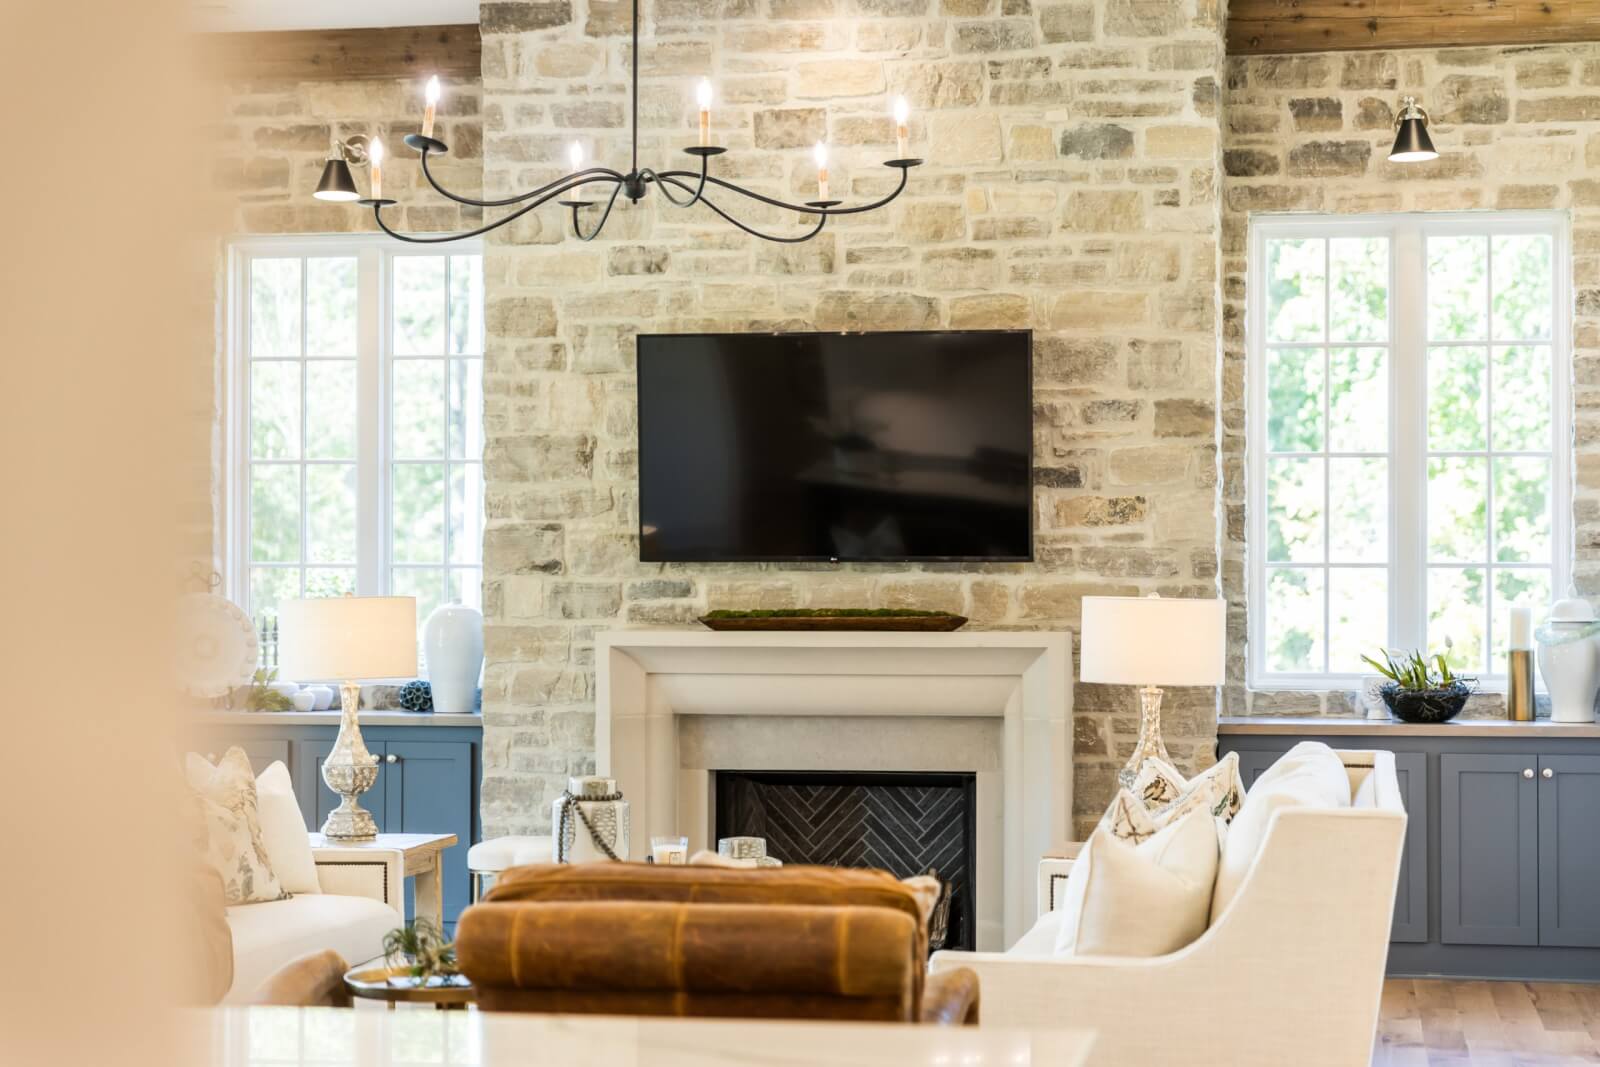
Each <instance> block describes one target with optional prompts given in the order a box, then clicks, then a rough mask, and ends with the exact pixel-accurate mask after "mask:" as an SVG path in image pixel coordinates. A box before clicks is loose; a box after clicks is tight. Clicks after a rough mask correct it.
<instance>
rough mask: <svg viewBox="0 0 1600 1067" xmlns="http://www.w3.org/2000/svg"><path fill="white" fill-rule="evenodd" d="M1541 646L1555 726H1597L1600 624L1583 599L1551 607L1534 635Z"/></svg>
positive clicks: (1542, 668) (1569, 599)
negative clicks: (1556, 724) (1574, 724)
mask: <svg viewBox="0 0 1600 1067" xmlns="http://www.w3.org/2000/svg"><path fill="white" fill-rule="evenodd" d="M1533 636H1534V639H1535V640H1536V641H1537V642H1538V643H1539V674H1540V676H1541V677H1543V678H1544V687H1545V689H1547V690H1549V692H1550V719H1551V721H1552V722H1594V697H1595V691H1596V690H1597V689H1600V620H1596V618H1595V611H1594V607H1593V605H1591V604H1590V603H1589V602H1588V601H1587V600H1584V599H1583V598H1582V597H1566V598H1565V599H1562V600H1558V601H1556V602H1555V603H1554V604H1553V605H1551V607H1550V618H1549V619H1548V620H1547V621H1546V622H1545V624H1544V625H1543V626H1541V627H1539V629H1538V631H1537V632H1535V634H1534V635H1533Z"/></svg>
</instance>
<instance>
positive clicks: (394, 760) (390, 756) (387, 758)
mask: <svg viewBox="0 0 1600 1067" xmlns="http://www.w3.org/2000/svg"><path fill="white" fill-rule="evenodd" d="M383 761H384V762H385V763H399V762H400V757H399V756H396V755H395V754H394V753H393V752H391V753H389V754H388V755H387V756H385V757H383ZM1528 777H1529V778H1532V777H1533V772H1532V771H1529V772H1528Z"/></svg>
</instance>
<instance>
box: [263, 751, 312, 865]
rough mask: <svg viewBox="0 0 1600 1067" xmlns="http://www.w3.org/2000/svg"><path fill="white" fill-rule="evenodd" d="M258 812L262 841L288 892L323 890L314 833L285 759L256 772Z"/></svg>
mask: <svg viewBox="0 0 1600 1067" xmlns="http://www.w3.org/2000/svg"><path fill="white" fill-rule="evenodd" d="M256 804H257V814H258V815H259V817H260V819H261V843H262V844H263V845H265V846H266V849H267V860H268V861H269V862H270V863H271V864H272V873H274V874H276V875H277V876H278V881H279V882H280V883H282V885H283V891H284V892H285V893H320V892H322V884H321V883H320V882H319V881H318V880H317V859H316V855H315V854H314V853H313V852H312V851H311V836H310V835H309V834H307V833H306V823H305V816H303V815H302V814H300V802H299V801H298V800H296V799H295V795H294V785H293V784H292V783H291V782H290V781H289V768H287V767H285V766H284V765H283V762H282V761H281V760H274V761H273V763H272V765H271V766H270V767H268V768H267V769H266V770H264V771H262V772H261V773H260V774H258V775H256Z"/></svg>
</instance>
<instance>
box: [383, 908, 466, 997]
mask: <svg viewBox="0 0 1600 1067" xmlns="http://www.w3.org/2000/svg"><path fill="white" fill-rule="evenodd" d="M383 955H384V958H385V959H386V960H388V962H389V966H391V967H405V968H406V969H407V971H408V972H409V973H410V975H411V977H413V978H415V979H417V980H418V981H419V982H426V981H427V980H428V979H430V978H445V979H453V978H454V977H455V976H456V975H457V974H459V973H460V972H459V971H458V970H457V969H456V947H455V945H453V944H451V943H450V942H449V941H446V940H445V937H444V934H443V933H442V932H441V931H440V930H439V928H438V927H437V926H435V925H433V923H431V922H429V921H428V920H427V919H418V920H417V921H416V922H414V923H412V924H411V925H410V926H397V927H395V928H394V929H393V930H390V931H389V932H388V933H387V934H384V935H383Z"/></svg>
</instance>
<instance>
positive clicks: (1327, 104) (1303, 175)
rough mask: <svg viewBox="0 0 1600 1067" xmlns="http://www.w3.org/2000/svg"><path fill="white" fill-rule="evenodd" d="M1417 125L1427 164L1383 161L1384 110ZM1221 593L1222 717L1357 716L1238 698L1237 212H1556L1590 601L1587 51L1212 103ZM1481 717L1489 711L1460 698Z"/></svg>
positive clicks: (1595, 57)
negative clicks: (1566, 251)
mask: <svg viewBox="0 0 1600 1067" xmlns="http://www.w3.org/2000/svg"><path fill="white" fill-rule="evenodd" d="M1408 94H1409V95H1414V96H1416V97H1417V99H1418V101H1419V102H1420V103H1421V104H1422V105H1423V106H1424V107H1425V108H1427V109H1428V111H1429V113H1430V114H1431V115H1432V117H1433V125H1432V127H1431V128H1430V132H1431V134H1432V136H1433V142H1434V144H1435V146H1436V147H1437V148H1438V149H1439V152H1440V156H1439V159H1438V160H1436V161H1434V162H1431V163H1424V164H1417V163H1411V164H1405V165H1397V164H1392V163H1389V162H1388V161H1387V160H1386V159H1385V157H1386V156H1387V155H1388V151H1389V146H1390V145H1391V144H1392V143H1393V140H1394V133H1393V131H1392V129H1391V123H1392V122H1393V119H1394V109H1395V108H1396V107H1397V106H1398V104H1399V100H1400V97H1401V96H1403V95H1408ZM1223 107H1224V113H1225V115H1226V121H1225V123H1224V125H1223V131H1224V132H1223V147H1224V153H1223V158H1224V164H1225V168H1226V178H1225V179H1224V183H1223V189H1224V196H1223V234H1224V255H1223V290H1222V291H1223V302H1224V327H1223V336H1224V349H1223V351H1224V359H1223V367H1222V391H1221V406H1222V427H1223V436H1222V443H1223V494H1224V501H1225V513H1226V525H1225V537H1224V539H1223V589H1224V591H1225V593H1226V595H1227V597H1228V599H1229V601H1230V614H1229V622H1230V641H1229V647H1230V649H1231V650H1232V652H1231V655H1230V658H1229V674H1230V680H1231V682H1232V684H1231V685H1230V686H1229V688H1228V689H1227V690H1226V691H1225V693H1224V706H1225V707H1226V708H1227V710H1228V711H1229V712H1230V713H1234V714H1238V713H1243V712H1246V711H1248V712H1249V713H1252V714H1267V715H1274V714H1330V715H1348V714H1360V712H1359V710H1357V705H1356V703H1355V700H1354V695H1353V694H1347V693H1326V694H1322V693H1253V694H1252V693H1246V692H1245V689H1244V684H1243V683H1244V667H1245V664H1244V647H1245V644H1244V634H1245V625H1246V623H1245V551H1246V546H1245V543H1244V537H1245V528H1246V523H1245V501H1246V497H1245V484H1244V466H1243V464H1244V446H1245V436H1244V434H1245V429H1244V427H1245V385H1244V383H1245V337H1244V323H1245V279H1246V270H1245V267H1246V264H1245V256H1246V231H1247V218H1248V215H1249V213H1250V212H1257V211H1280V212H1281V211H1315V212H1348V213H1352V214H1356V213H1363V212H1381V211H1458V210H1465V209H1477V208H1485V209H1511V208H1520V209H1529V208H1543V209H1548V208H1560V209H1564V210H1568V211H1571V212H1572V218H1573V223H1572V253H1573V261H1572V272H1573V276H1572V291H1573V294H1574V298H1575V304H1576V306H1575V309H1574V312H1575V315H1576V319H1575V326H1574V330H1573V346H1574V347H1573V366H1574V370H1575V374H1574V378H1575V381H1574V388H1573V394H1572V395H1573V403H1574V412H1573V415H1574V418H1573V426H1574V437H1575V442H1574V447H1575V449H1576V461H1575V463H1574V467H1575V469H1576V488H1575V492H1574V496H1573V515H1572V516H1571V519H1572V522H1573V523H1574V526H1575V533H1576V536H1575V538H1574V540H1573V544H1574V545H1575V546H1576V549H1575V551H1576V560H1575V564H1574V574H1575V576H1576V579H1577V583H1578V588H1579V590H1580V591H1582V592H1583V593H1585V594H1586V595H1589V596H1591V597H1593V596H1596V595H1600V44H1578V45H1552V46H1545V47H1535V48H1527V47H1518V48H1451V49H1439V50H1422V51H1402V52H1352V53H1346V54H1328V55H1297V56H1260V57H1251V58H1235V59H1230V60H1229V61H1228V67H1227V87H1226V92H1225V94H1224V103H1223ZM1474 704H1475V705H1476V710H1478V711H1480V712H1481V713H1485V714H1493V713H1496V710H1497V707H1498V705H1499V704H1500V700H1499V698H1498V697H1487V696H1486V697H1483V698H1480V699H1478V700H1475V702H1474Z"/></svg>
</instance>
